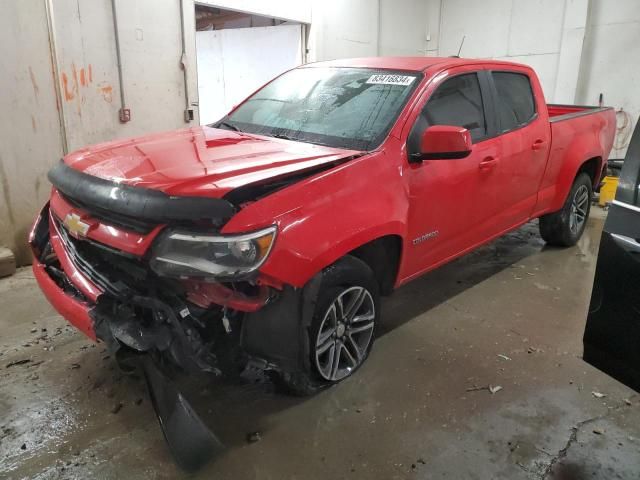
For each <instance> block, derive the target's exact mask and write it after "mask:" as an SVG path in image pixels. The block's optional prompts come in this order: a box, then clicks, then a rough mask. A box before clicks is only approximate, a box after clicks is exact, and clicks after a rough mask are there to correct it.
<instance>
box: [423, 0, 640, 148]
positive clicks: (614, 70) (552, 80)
mask: <svg viewBox="0 0 640 480" xmlns="http://www.w3.org/2000/svg"><path fill="white" fill-rule="evenodd" d="M427 1H428V3H429V6H430V12H431V17H433V16H434V15H435V14H436V12H439V15H440V23H439V25H440V31H439V34H438V35H437V36H438V40H439V44H438V45H435V46H434V45H432V44H431V42H429V43H428V53H429V54H431V55H433V54H438V55H442V56H445V55H453V54H456V53H457V51H458V48H459V46H460V41H461V39H462V37H463V35H465V36H466V38H465V42H464V46H463V49H462V56H465V57H471V58H474V57H475V58H478V57H487V58H498V59H506V60H511V61H516V62H521V63H525V64H528V65H531V66H532V67H534V68H535V69H536V71H537V73H538V75H539V77H540V80H541V82H542V86H543V89H544V92H545V96H546V99H547V102H549V103H578V104H588V105H596V104H597V103H598V98H599V95H600V93H603V95H604V103H605V104H606V105H611V106H613V107H615V108H616V109H620V108H622V109H624V111H625V112H627V113H628V115H627V114H623V113H619V114H618V124H619V126H623V125H624V124H625V123H626V124H627V126H626V128H622V129H621V130H620V131H619V133H618V136H617V138H616V144H615V146H616V147H617V148H614V150H613V152H612V153H611V157H612V158H623V157H624V155H625V153H626V147H627V145H628V139H629V136H630V134H631V132H632V131H633V130H632V129H633V126H634V125H635V122H636V120H637V118H638V116H639V115H640V62H638V61H637V59H638V58H640V2H638V1H637V0H485V1H483V2H467V1H465V0H427ZM431 38H432V39H433V38H434V36H433V35H432V36H431ZM628 120H631V121H628Z"/></svg>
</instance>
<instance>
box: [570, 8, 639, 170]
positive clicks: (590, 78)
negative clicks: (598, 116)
mask: <svg viewBox="0 0 640 480" xmlns="http://www.w3.org/2000/svg"><path fill="white" fill-rule="evenodd" d="M600 93H602V94H603V95H604V102H605V103H606V104H607V105H614V106H616V107H618V108H620V107H621V108H623V109H624V111H625V112H627V114H628V116H627V115H625V114H621V113H620V114H618V127H620V128H622V127H623V125H624V123H625V122H627V121H628V119H631V121H632V122H631V123H629V124H628V126H627V127H626V128H624V129H623V130H621V131H620V133H619V135H618V138H617V139H616V143H615V144H614V150H613V152H612V153H611V156H612V157H615V158H623V157H624V155H625V153H626V150H627V145H628V142H629V138H630V135H631V132H633V128H634V127H635V123H636V122H637V120H638V116H640V2H638V1H637V0H598V1H592V2H591V7H590V9H589V18H588V24H587V30H586V35H585V39H584V48H583V55H582V62H581V68H580V76H579V79H578V87H577V92H576V98H575V100H576V102H577V103H587V104H589V103H591V104H592V103H595V102H597V101H598V96H599V94H600ZM625 117H626V118H625Z"/></svg>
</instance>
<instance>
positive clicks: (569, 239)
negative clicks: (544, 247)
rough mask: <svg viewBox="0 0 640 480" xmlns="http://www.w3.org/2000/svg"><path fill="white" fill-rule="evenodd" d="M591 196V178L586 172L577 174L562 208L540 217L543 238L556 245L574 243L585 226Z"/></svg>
mask: <svg viewBox="0 0 640 480" xmlns="http://www.w3.org/2000/svg"><path fill="white" fill-rule="evenodd" d="M592 197H593V186H592V182H591V178H590V177H589V175H587V174H586V173H581V174H579V175H578V176H577V177H576V180H575V181H574V182H573V186H572V187H571V191H570V192H569V195H568V197H567V200H566V201H565V203H564V206H563V207H562V209H561V210H559V211H557V212H554V213H550V214H548V215H544V216H542V217H540V236H541V237H542V238H543V240H544V241H545V242H547V243H548V244H549V245H555V246H558V247H571V246H573V245H575V244H576V243H577V242H578V240H580V237H581V236H582V233H583V232H584V229H585V227H586V226H587V219H588V218H589V212H590V209H591V198H592Z"/></svg>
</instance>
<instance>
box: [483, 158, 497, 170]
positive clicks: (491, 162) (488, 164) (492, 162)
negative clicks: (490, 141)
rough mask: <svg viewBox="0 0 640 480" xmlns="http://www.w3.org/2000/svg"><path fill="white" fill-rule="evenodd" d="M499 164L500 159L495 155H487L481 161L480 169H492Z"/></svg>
mask: <svg viewBox="0 0 640 480" xmlns="http://www.w3.org/2000/svg"><path fill="white" fill-rule="evenodd" d="M497 164H498V159H497V158H495V157H491V156H489V157H485V158H483V159H482V161H481V162H480V165H479V166H480V170H491V169H492V168H494V167H495V166H496V165H497Z"/></svg>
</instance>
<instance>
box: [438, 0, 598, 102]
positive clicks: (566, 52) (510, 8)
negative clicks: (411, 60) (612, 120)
mask: <svg viewBox="0 0 640 480" xmlns="http://www.w3.org/2000/svg"><path fill="white" fill-rule="evenodd" d="M441 5H442V7H441V12H440V13H441V22H440V25H441V31H440V44H439V48H438V49H437V52H438V54H439V55H455V54H457V52H458V49H459V47H460V43H461V41H462V38H463V36H464V37H465V38H464V44H463V47H462V52H461V56H464V57H471V58H483V57H484V58H498V59H505V60H511V61H514V62H521V63H526V64H528V65H531V66H532V67H534V68H535V69H536V71H537V72H538V75H539V76H540V80H541V82H542V86H543V88H544V92H545V96H546V97H547V100H548V101H555V102H565V103H571V102H573V97H574V96H575V88H576V80H577V71H578V67H579V60H580V57H581V50H582V38H583V37H584V28H585V23H586V14H587V5H588V0H566V1H565V0H487V1H483V2H472V3H471V2H466V1H464V0H444V1H443V2H442V3H441ZM567 77H569V78H568V79H567Z"/></svg>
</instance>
